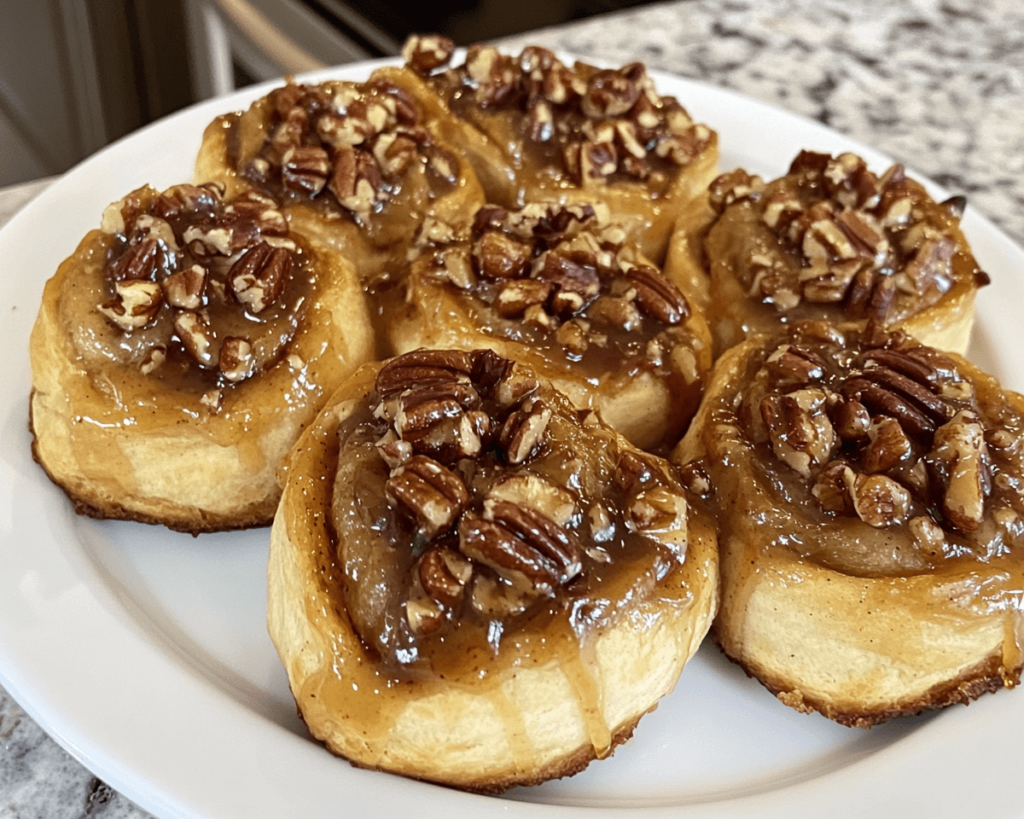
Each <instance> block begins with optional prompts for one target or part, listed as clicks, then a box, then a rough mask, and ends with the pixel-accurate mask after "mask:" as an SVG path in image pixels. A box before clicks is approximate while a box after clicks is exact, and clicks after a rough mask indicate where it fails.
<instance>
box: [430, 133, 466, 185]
mask: <svg viewBox="0 0 1024 819" xmlns="http://www.w3.org/2000/svg"><path fill="white" fill-rule="evenodd" d="M422 151H423V154H424V156H426V158H427V168H428V170H430V171H431V172H432V173H433V174H434V175H435V176H437V177H438V178H439V179H441V181H443V182H445V183H446V184H448V185H454V184H456V183H457V182H458V181H459V160H458V157H456V156H455V154H453V153H452V152H451V151H449V150H448V149H447V148H442V147H441V146H440V145H436V144H434V143H432V142H428V143H427V144H425V145H424V146H423V147H422Z"/></svg>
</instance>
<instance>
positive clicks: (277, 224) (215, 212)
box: [96, 184, 297, 400]
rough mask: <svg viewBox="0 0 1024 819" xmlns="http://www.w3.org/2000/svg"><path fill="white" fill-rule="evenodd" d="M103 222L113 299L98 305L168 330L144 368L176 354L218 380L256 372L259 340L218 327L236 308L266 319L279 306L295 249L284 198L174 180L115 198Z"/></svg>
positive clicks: (114, 318) (131, 328)
mask: <svg viewBox="0 0 1024 819" xmlns="http://www.w3.org/2000/svg"><path fill="white" fill-rule="evenodd" d="M102 229H103V231H104V232H105V233H107V234H108V235H111V236H112V237H113V238H114V244H113V245H112V247H111V249H110V250H109V251H108V257H107V260H106V266H105V271H104V272H105V280H106V286H107V290H108V294H109V295H110V298H109V299H108V300H107V301H104V302H103V303H101V304H99V305H97V308H96V309H97V310H98V311H99V312H100V313H101V314H102V315H103V316H104V317H105V318H106V319H107V320H108V321H109V322H110V323H111V324H112V325H113V326H115V327H116V328H118V329H119V330H121V331H122V332H124V333H126V334H132V333H135V332H137V331H143V330H147V328H153V327H156V326H158V325H163V326H165V327H166V330H167V332H166V333H165V334H163V335H161V334H160V333H159V332H158V333H155V334H154V339H155V340H154V341H153V343H152V345H151V346H150V347H149V349H148V351H147V353H146V355H145V358H144V359H143V361H142V362H141V365H140V368H141V370H142V372H143V373H144V374H146V375H149V374H150V373H153V372H156V371H158V370H159V369H160V368H161V367H163V366H164V365H165V362H166V361H167V359H168V356H169V355H175V354H176V353H183V354H184V357H185V359H186V360H188V361H190V362H191V363H192V364H194V365H198V367H199V368H201V369H202V370H206V371H209V372H211V373H212V374H214V375H215V376H216V379H217V381H218V383H219V384H220V385H225V384H231V383H236V382H239V381H242V380H244V379H245V378H248V377H249V376H251V375H253V374H254V372H255V371H256V365H257V363H258V362H257V357H256V356H255V354H254V351H253V348H254V343H255V339H253V338H248V337H244V336H242V335H236V334H230V333H231V326H234V324H232V325H231V326H228V325H226V326H225V327H223V328H222V327H219V326H218V324H219V323H222V322H219V321H218V318H217V317H221V318H222V317H223V314H224V313H225V312H234V313H239V314H244V315H245V316H247V317H248V318H247V320H246V321H245V322H244V323H245V324H248V325H253V324H255V325H259V324H260V322H261V320H262V318H263V317H264V316H266V315H268V314H269V313H273V312H274V310H273V309H271V308H274V307H275V305H276V306H279V307H280V303H281V302H282V301H283V299H282V297H283V295H284V293H285V290H286V288H287V287H288V285H289V283H290V281H291V280H292V277H293V270H294V268H295V267H296V264H297V262H296V260H297V247H296V245H295V242H294V241H293V240H292V239H291V238H289V229H288V223H287V221H286V220H285V218H284V215H283V214H282V213H281V211H280V210H279V209H278V204H277V202H276V201H274V200H273V199H272V198H270V197H269V196H266V195H263V194H258V193H255V192H248V193H245V194H243V195H241V196H239V197H238V198H236V199H234V200H233V201H230V202H226V201H224V200H223V199H222V193H221V190H220V188H219V187H217V186H215V185H203V186H196V185H190V184H183V185H176V186H174V187H171V188H168V189H167V190H166V191H164V192H163V193H161V194H156V195H152V196H150V195H147V194H146V193H144V192H136V193H134V194H130V195H129V196H127V197H125V199H123V200H121V201H120V202H117V203H115V204H113V205H111V206H110V207H109V208H108V209H107V211H106V213H105V214H104V218H103V224H102ZM236 324H237V323H236ZM255 332H258V330H256V331H255ZM177 357H178V358H181V357H182V356H180V355H179V356H177ZM211 400H213V399H212V397H211Z"/></svg>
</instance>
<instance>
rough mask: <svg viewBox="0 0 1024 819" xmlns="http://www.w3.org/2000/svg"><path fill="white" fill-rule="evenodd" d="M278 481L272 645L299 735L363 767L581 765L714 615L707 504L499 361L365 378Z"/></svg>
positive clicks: (446, 769)
mask: <svg viewBox="0 0 1024 819" xmlns="http://www.w3.org/2000/svg"><path fill="white" fill-rule="evenodd" d="M285 472H286V482H285V488H284V495H283V497H282V500H281V506H280V509H279V511H278V514H277V516H276V518H275V521H274V528H273V530H272V534H271V552H270V564H269V577H270V580H269V614H268V620H269V629H270V634H271V636H272V637H273V639H274V642H275V644H276V646H277V649H278V652H279V654H280V656H281V659H282V661H283V663H284V666H285V668H286V669H287V671H288V675H289V680H290V683H291V690H292V692H293V694H294V696H295V699H296V702H297V703H298V707H299V711H300V713H301V715H302V717H303V719H304V720H305V722H306V724H307V725H308V727H309V730H310V732H311V733H312V735H313V736H314V737H315V738H316V739H318V740H321V741H323V742H324V743H326V746H327V747H328V748H329V749H330V750H331V751H332V752H334V753H335V754H338V755H340V756H343V757H346V758H347V759H349V760H351V761H352V762H353V763H354V764H356V765H359V766H362V767H369V768H375V769H379V770H384V771H391V772H394V773H399V774H403V775H406V776H411V777H416V778H420V779H425V780H430V781H434V782H440V783H444V784H448V785H452V786H456V787H460V788H465V789H470V790H476V791H484V792H498V791H501V790H504V789H505V788H508V787H511V786H513V785H525V784H533V783H538V782H541V781H543V780H545V779H549V778H553V777H560V776H567V775H569V774H572V773H575V772H577V771H579V770H581V769H582V768H584V767H585V766H586V765H587V764H588V763H589V762H590V761H591V760H592V759H594V758H601V757H605V756H607V755H608V754H610V753H611V751H612V749H613V748H614V747H615V746H616V745H617V744H618V743H620V742H622V741H623V740H625V739H626V738H627V737H628V736H629V735H630V734H631V732H632V730H633V728H634V726H635V724H636V723H637V721H638V720H639V718H640V717H641V716H642V715H643V714H644V713H646V712H647V711H649V710H650V709H652V708H654V706H655V704H656V703H657V702H658V700H659V698H660V697H661V696H662V695H664V694H665V693H667V692H668V691H670V690H671V689H672V687H673V685H674V684H675V681H676V679H677V677H678V675H679V673H680V671H681V670H682V668H683V666H684V664H685V663H686V661H687V660H688V659H689V657H690V656H691V655H692V654H693V653H694V652H695V651H696V649H697V647H698V645H699V644H700V642H701V640H702V638H703V636H704V635H705V633H706V631H707V628H708V625H709V623H710V620H711V617H712V616H713V611H714V608H715V604H716V601H717V589H718V586H717V551H716V548H715V541H714V524H713V520H712V519H711V517H710V514H709V513H708V512H707V511H706V509H705V508H704V506H703V504H702V503H701V501H700V500H699V499H695V498H692V497H691V496H689V495H688V494H687V490H686V489H684V487H683V486H682V485H681V483H680V478H679V477H678V476H677V474H676V473H675V472H674V471H673V469H672V468H671V467H670V466H669V464H668V462H667V461H664V460H662V459H660V458H657V457H655V456H653V455H649V454H645V453H643V452H641V451H639V450H637V449H635V448H634V447H632V446H631V445H629V444H628V443H627V442H626V441H625V439H623V438H622V437H621V436H619V435H617V434H616V433H615V432H613V431H612V430H610V429H609V428H607V427H606V426H604V425H602V424H601V423H600V422H599V421H598V419H597V418H596V417H595V416H594V414H593V413H587V412H582V413H581V412H580V411H579V410H577V409H576V408H575V407H573V406H572V405H571V404H570V403H569V402H568V401H567V400H566V399H565V398H564V397H563V396H561V395H560V394H559V393H557V392H556V391H554V390H553V389H552V388H551V387H550V385H548V384H546V383H545V382H543V381H542V380H540V379H538V378H536V377H535V376H534V375H533V373H532V372H531V371H529V370H528V369H527V368H525V367H523V366H522V365H521V364H513V363H512V362H511V361H509V360H507V359H504V358H502V357H500V356H498V355H497V354H496V353H494V352H493V351H490V350H486V351H474V352H461V351H452V350H445V351H436V350H420V351H416V352H413V353H407V354H405V355H401V356H398V357H396V358H393V359H391V360H389V361H388V362H386V363H384V364H383V365H380V364H372V365H367V366H366V367H364V368H362V369H360V370H359V371H358V372H357V373H356V374H355V375H354V376H353V377H352V378H351V380H349V381H348V382H347V384H345V385H344V386H343V387H341V388H340V389H339V390H338V392H337V393H336V394H335V396H334V397H333V398H332V400H331V401H330V403H329V404H328V406H327V407H326V409H325V410H324V411H323V412H322V413H321V415H320V416H319V418H318V420H317V421H316V422H315V423H314V424H313V425H311V426H310V428H309V429H307V431H306V432H305V433H304V434H303V436H302V438H301V439H300V440H299V443H298V444H297V445H296V447H295V449H294V450H293V452H292V454H291V456H290V459H289V461H288V463H287V468H286V470H285Z"/></svg>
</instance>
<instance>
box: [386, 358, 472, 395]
mask: <svg viewBox="0 0 1024 819" xmlns="http://www.w3.org/2000/svg"><path fill="white" fill-rule="evenodd" d="M473 364H474V359H473V354H472V353H467V352H463V351H461V350H414V351H412V352H410V353H405V354H403V355H400V356H396V357H395V358H392V359H391V360H390V361H388V362H386V363H385V364H384V366H382V367H381V368H380V370H379V371H378V373H377V380H376V382H375V388H376V390H377V394H378V395H379V396H380V397H381V398H387V397H388V396H391V395H394V394H395V393H399V392H402V391H403V390H407V389H412V388H414V387H423V386H427V385H430V384H443V383H454V382H456V381H460V380H468V376H469V374H470V373H471V372H473Z"/></svg>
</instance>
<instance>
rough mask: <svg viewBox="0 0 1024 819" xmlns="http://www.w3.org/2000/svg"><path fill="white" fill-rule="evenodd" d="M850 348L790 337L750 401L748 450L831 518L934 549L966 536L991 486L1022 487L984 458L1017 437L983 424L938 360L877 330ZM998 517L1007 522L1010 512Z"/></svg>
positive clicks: (966, 391) (956, 378) (956, 375)
mask: <svg viewBox="0 0 1024 819" xmlns="http://www.w3.org/2000/svg"><path fill="white" fill-rule="evenodd" d="M859 342H860V343H859V345H858V343H857V340H856V338H855V337H854V336H853V334H852V333H851V334H847V336H846V337H844V336H843V335H842V334H841V333H839V332H838V331H837V330H835V329H834V328H831V327H828V326H827V325H811V324H808V325H802V326H798V328H797V329H795V330H794V331H793V332H791V334H790V340H789V341H788V342H786V343H784V344H782V345H780V346H779V347H778V348H777V349H776V350H775V351H774V352H773V353H771V355H769V356H768V357H767V359H766V361H765V363H764V366H763V368H762V370H761V371H760V373H759V375H758V381H759V383H760V385H761V389H755V390H754V391H753V392H752V397H751V398H750V399H748V400H749V401H750V402H751V403H750V406H749V410H748V412H749V415H750V424H751V427H752V428H753V431H754V434H753V438H754V440H755V442H756V441H758V440H763V441H765V442H766V443H767V444H768V446H769V447H770V449H771V451H772V452H773V453H774V455H775V457H776V458H777V459H778V460H779V461H781V462H782V463H783V464H785V465H786V466H787V467H788V468H790V469H792V470H794V471H795V472H797V473H798V474H799V475H800V476H801V477H802V478H803V479H804V481H805V483H806V485H807V486H808V487H809V488H810V493H811V496H812V497H813V498H814V501H815V502H816V504H817V505H818V507H819V508H820V509H821V510H822V511H824V512H825V513H827V514H829V515H855V516H856V517H858V518H860V519H861V520H863V521H864V522H865V523H867V524H869V525H871V526H874V527H885V526H892V525H899V524H903V523H909V524H910V529H911V531H912V532H913V533H914V534H915V536H916V537H919V538H926V539H927V540H928V541H929V542H928V544H926V545H928V546H929V547H930V548H932V549H934V547H935V542H936V541H937V542H938V543H940V544H941V542H942V540H943V534H942V527H941V526H940V525H939V524H944V525H945V526H946V527H947V528H948V529H950V530H952V531H954V532H956V533H958V534H960V535H964V536H966V535H970V534H971V533H972V532H974V531H975V530H977V529H978V528H979V527H980V526H981V525H982V523H983V520H984V512H985V507H986V502H987V501H988V500H989V499H990V497H991V496H992V493H993V487H994V486H996V485H997V484H998V483H999V481H1002V482H1003V483H1005V484H1007V485H1008V486H1009V485H1010V484H1011V483H1012V484H1014V485H1016V483H1017V482H1019V477H1012V474H1013V473H1014V471H1015V468H1013V467H1012V466H1010V465H1009V463H1008V462H1003V463H1002V465H1001V466H1000V461H999V459H998V458H996V457H994V455H993V446H994V445H995V446H997V447H999V448H1002V449H1003V450H1007V451H1009V450H1010V449H1013V448H1015V447H1017V446H1018V444H1019V441H1018V438H1019V436H1018V435H1017V434H1015V433H1012V432H1011V431H1010V430H1008V429H1005V428H1002V427H1000V426H996V425H994V424H993V423H992V422H991V421H988V420H986V419H985V417H984V415H983V413H982V411H981V409H980V408H979V403H978V396H977V393H976V389H975V386H974V384H973V383H972V382H971V381H970V380H968V379H967V378H966V377H964V376H963V375H962V374H961V373H960V371H959V370H958V368H957V366H956V364H955V363H954V362H953V361H952V360H951V359H950V358H948V357H947V356H944V355H943V354H941V353H939V352H937V351H935V350H933V349H931V348H928V347H924V346H922V345H919V344H917V343H916V342H913V341H912V340H910V339H909V337H906V336H905V335H903V334H900V333H894V334H887V333H883V332H880V331H878V330H877V329H874V328H870V329H869V330H868V331H866V333H865V335H864V337H863V338H861V339H860V340H859ZM754 404H756V406H754ZM1001 503H1002V502H1001V501H1000V502H999V503H997V506H1000V508H1002V507H1001ZM999 517H1000V518H1001V519H1003V520H1004V521H1006V520H1007V519H1008V517H1013V518H1014V519H1015V520H1016V512H1014V511H1013V510H1012V508H1010V507H1009V506H1007V507H1005V508H1003V510H1002V511H1001V512H1000V515H999Z"/></svg>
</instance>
